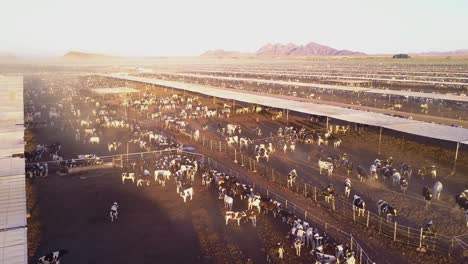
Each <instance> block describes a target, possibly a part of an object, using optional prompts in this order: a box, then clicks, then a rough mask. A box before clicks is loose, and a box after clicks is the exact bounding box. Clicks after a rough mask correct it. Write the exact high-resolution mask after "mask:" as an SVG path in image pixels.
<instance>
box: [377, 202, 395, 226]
mask: <svg viewBox="0 0 468 264" xmlns="http://www.w3.org/2000/svg"><path fill="white" fill-rule="evenodd" d="M377 212H378V213H379V215H381V214H382V213H383V214H384V215H386V218H387V222H388V221H390V220H391V218H392V217H395V216H397V210H396V209H395V208H393V207H392V206H390V205H389V204H388V203H387V202H386V201H384V200H379V201H378V202H377Z"/></svg>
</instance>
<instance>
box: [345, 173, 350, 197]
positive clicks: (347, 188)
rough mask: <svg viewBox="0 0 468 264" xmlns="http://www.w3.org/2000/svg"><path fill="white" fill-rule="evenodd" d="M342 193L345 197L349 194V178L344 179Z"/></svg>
mask: <svg viewBox="0 0 468 264" xmlns="http://www.w3.org/2000/svg"><path fill="white" fill-rule="evenodd" d="M344 193H345V196H346V197H349V194H350V193H351V180H350V179H349V178H346V179H345V181H344Z"/></svg>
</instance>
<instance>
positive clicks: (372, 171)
mask: <svg viewBox="0 0 468 264" xmlns="http://www.w3.org/2000/svg"><path fill="white" fill-rule="evenodd" d="M378 164H380V161H379V163H378ZM377 167H378V165H376V164H375V161H374V164H372V165H371V166H370V168H369V172H370V176H371V178H372V179H377V178H378V176H377Z"/></svg>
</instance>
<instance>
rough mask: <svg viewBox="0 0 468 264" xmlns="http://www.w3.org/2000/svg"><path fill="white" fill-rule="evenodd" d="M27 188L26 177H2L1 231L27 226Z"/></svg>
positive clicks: (0, 178) (0, 198) (0, 195)
mask: <svg viewBox="0 0 468 264" xmlns="http://www.w3.org/2000/svg"><path fill="white" fill-rule="evenodd" d="M25 188H26V186H25V177H24V175H16V176H3V177H0V230H1V229H9V228H16V227H24V226H26V191H25V190H26V189H25ZM0 233H1V232H0Z"/></svg>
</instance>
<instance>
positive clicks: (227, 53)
mask: <svg viewBox="0 0 468 264" xmlns="http://www.w3.org/2000/svg"><path fill="white" fill-rule="evenodd" d="M249 55H252V54H251V53H242V52H239V51H230V50H223V49H217V50H209V51H207V52H205V53H203V54H202V55H200V56H206V57H238V56H249Z"/></svg>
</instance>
